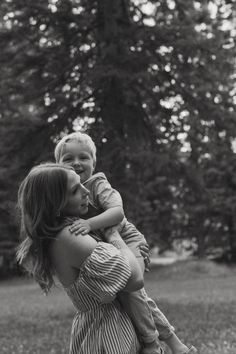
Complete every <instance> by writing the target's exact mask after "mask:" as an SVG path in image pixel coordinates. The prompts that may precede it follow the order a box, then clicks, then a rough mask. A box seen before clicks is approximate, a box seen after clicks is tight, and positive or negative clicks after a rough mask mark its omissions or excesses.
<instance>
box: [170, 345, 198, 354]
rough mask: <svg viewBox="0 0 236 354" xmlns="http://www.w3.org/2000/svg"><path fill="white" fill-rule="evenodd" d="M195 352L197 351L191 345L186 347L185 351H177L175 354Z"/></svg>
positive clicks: (193, 353) (195, 353)
mask: <svg viewBox="0 0 236 354" xmlns="http://www.w3.org/2000/svg"><path fill="white" fill-rule="evenodd" d="M197 352H198V351H197V349H196V348H195V347H194V346H193V345H191V347H190V348H188V347H186V348H185V349H182V350H180V351H177V352H176V353H175V354H197Z"/></svg>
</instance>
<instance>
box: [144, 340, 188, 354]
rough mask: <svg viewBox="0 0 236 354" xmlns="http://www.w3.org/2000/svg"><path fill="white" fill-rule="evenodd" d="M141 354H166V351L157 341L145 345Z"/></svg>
mask: <svg viewBox="0 0 236 354" xmlns="http://www.w3.org/2000/svg"><path fill="white" fill-rule="evenodd" d="M141 354H164V350H163V349H162V348H161V346H160V344H159V342H158V341H157V340H155V341H153V342H151V343H148V344H146V343H145V344H144V346H143V348H142V350H141ZM190 354H191V353H190Z"/></svg>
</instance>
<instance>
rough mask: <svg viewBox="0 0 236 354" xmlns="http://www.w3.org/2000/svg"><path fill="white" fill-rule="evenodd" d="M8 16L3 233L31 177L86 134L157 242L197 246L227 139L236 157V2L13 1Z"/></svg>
mask: <svg viewBox="0 0 236 354" xmlns="http://www.w3.org/2000/svg"><path fill="white" fill-rule="evenodd" d="M0 10H1V14H2V19H1V21H0V23H1V30H0V39H1V41H0V43H1V44H0V45H1V48H0V49H1V56H0V63H1V68H0V74H1V79H2V80H1V82H2V84H1V88H0V90H1V97H2V98H1V107H2V112H1V126H2V131H1V140H0V145H1V156H0V159H1V168H2V169H4V172H5V176H6V179H7V181H8V183H9V185H8V186H7V187H6V188H5V187H4V189H3V192H4V193H5V194H2V195H3V197H4V204H3V209H4V210H5V211H6V212H7V213H8V219H7V222H6V218H5V216H4V215H5V214H3V212H2V215H1V216H0V223H1V224H3V223H5V224H6V231H5V232H4V235H7V238H10V237H11V238H12V237H13V236H12V234H13V232H12V230H10V228H8V226H7V225H8V224H12V216H11V215H12V212H10V210H11V208H9V206H8V205H7V203H8V201H9V200H10V201H11V203H12V204H11V205H12V206H13V205H15V200H16V190H17V187H18V184H19V181H20V180H21V179H22V177H23V176H24V175H25V173H26V171H27V170H28V169H29V168H30V167H31V166H32V165H34V164H36V163H38V162H40V161H44V160H48V159H52V158H53V156H52V151H53V144H54V142H55V140H56V139H57V138H58V137H59V136H60V134H61V133H63V132H67V131H71V130H72V129H73V128H74V127H76V128H78V127H80V128H82V129H87V130H88V131H89V132H90V133H91V135H92V136H93V137H94V139H95V141H96V143H97V145H98V150H99V154H98V156H99V157H100V158H99V159H98V168H99V169H102V170H104V171H105V172H106V173H107V175H108V177H109V178H110V179H111V181H112V183H113V184H114V186H116V187H117V188H118V189H119V190H120V191H121V193H122V195H123V197H124V200H125V204H126V209H127V213H128V215H129V216H130V217H131V219H133V220H134V221H135V222H136V223H137V224H138V225H139V227H140V228H141V230H143V231H144V232H145V231H147V232H148V233H147V234H148V237H149V239H153V240H154V241H155V239H158V238H159V239H161V240H163V243H166V242H167V243H168V244H171V241H172V240H173V238H175V237H180V236H181V235H186V237H190V236H189V232H190V231H191V233H193V236H194V237H198V227H199V225H203V224H204V222H205V220H208V219H209V215H211V209H212V206H211V204H210V203H209V201H210V200H211V197H210V196H209V193H208V192H209V191H208V189H209V185H208V184H207V183H208V182H207V181H208V180H207V178H208V177H207V176H208V175H209V170H210V169H211V167H212V166H215V165H217V164H216V162H217V161H218V160H219V156H220V157H221V156H223V154H225V150H224V148H223V147H224V142H225V141H227V158H228V156H231V157H232V158H233V157H234V155H233V153H232V148H231V143H230V142H231V141H232V140H233V139H234V138H235V119H234V118H235V114H234V107H235V91H234V80H233V79H234V77H233V74H234V61H233V58H234V55H235V45H234V39H235V37H234V36H235V34H234V32H232V30H231V28H230V27H229V28H227V26H226V24H229V23H231V25H233V23H234V22H233V19H234V17H235V13H234V11H235V8H234V4H233V2H230V1H227V2H226V1H223V0H222V1H221V0H219V1H218V2H217V4H215V3H213V2H211V1H204V2H198V1H184V0H175V1H174V0H169V1H166V2H162V1H148V2H146V1H144V0H139V1H138V0H136V1H128V0H116V1H115V0H100V1H92V0H91V1H84V0H58V1H52V0H41V1H38V2H37V3H35V2H32V1H30V0H8V1H6V0H5V1H3V2H2V3H1V4H0ZM224 134H225V135H224ZM206 139H208V140H207V141H206ZM19 152H20V153H19ZM216 152H217V153H216ZM207 154H208V155H207ZM183 156H184V158H183ZM207 156H208V157H207ZM183 160H184V161H183ZM114 162H115V163H114ZM4 180H5V179H4ZM210 187H212V185H211V186H210ZM217 195H218V194H217ZM217 198H218V199H219V197H217ZM218 199H217V200H218ZM134 200H135V203H134ZM217 203H218V202H217ZM190 205H191V206H192V207H191V208H190ZM203 206H204V212H203ZM199 210H200V211H201V212H200V213H199ZM181 216H183V217H181ZM163 220H164V222H163ZM196 220H198V222H196ZM168 221H169V222H168ZM222 225H223V224H222ZM222 227H223V226H222ZM213 229H214V222H212V223H211V228H210V230H213ZM14 230H15V229H14ZM207 230H208V229H207ZM202 231H204V230H202ZM208 231H209V230H208ZM208 231H207V232H208ZM14 233H15V232H14ZM203 234H205V235H206V236H205V237H204V239H205V238H206V237H207V235H208V233H206V232H205V231H204V232H203ZM201 235H202V232H201ZM2 237H3V236H2V235H1V238H2ZM4 237H5V236H4ZM181 237H183V236H181Z"/></svg>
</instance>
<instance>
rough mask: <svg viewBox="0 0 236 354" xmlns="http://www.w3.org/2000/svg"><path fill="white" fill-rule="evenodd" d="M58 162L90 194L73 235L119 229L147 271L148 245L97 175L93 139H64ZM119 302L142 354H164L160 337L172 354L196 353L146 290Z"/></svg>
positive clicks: (123, 296) (73, 136)
mask: <svg viewBox="0 0 236 354" xmlns="http://www.w3.org/2000/svg"><path fill="white" fill-rule="evenodd" d="M55 159H56V162H60V163H63V164H68V165H71V166H72V167H73V168H74V169H75V172H76V173H77V174H79V175H80V178H81V182H82V183H83V184H84V186H85V187H86V188H87V189H88V190H89V192H90V197H89V199H90V207H89V212H88V215H87V216H86V217H88V218H87V219H86V220H83V219H79V220H78V221H76V222H75V223H74V224H73V225H72V227H71V232H75V233H76V234H79V233H81V234H87V233H89V232H91V231H97V230H101V229H106V228H109V227H113V226H115V225H116V226H117V230H118V231H119V233H120V235H121V236H122V238H123V240H124V241H125V243H126V244H127V245H128V247H129V248H130V249H131V250H132V251H133V253H134V254H135V256H136V258H137V259H138V261H139V264H140V266H141V268H142V270H143V271H144V268H145V262H144V259H143V257H142V253H141V252H140V245H142V244H146V240H145V238H144V236H143V235H142V234H141V233H140V232H139V231H138V230H137V228H136V227H135V226H134V225H133V224H132V223H130V222H129V221H128V220H127V219H126V218H125V216H124V211H123V203H122V199H121V196H120V194H119V192H118V191H116V190H115V189H114V188H112V186H111V185H110V184H109V182H108V180H107V178H106V176H105V175H104V173H94V170H95V166H96V146H95V144H94V142H93V140H92V139H91V137H90V136H89V135H87V134H85V133H80V132H75V133H71V134H69V135H67V136H65V137H63V138H62V139H61V140H60V141H59V143H58V144H57V146H56V148H55ZM119 299H120V301H121V303H122V306H123V307H125V310H126V311H127V312H128V314H129V316H130V317H131V319H132V321H133V323H134V326H135V328H136V330H137V332H138V333H139V335H140V336H141V342H142V343H143V350H142V354H158V353H162V349H161V348H160V345H159V342H158V340H157V337H158V336H159V339H160V340H162V341H164V342H165V343H166V344H167V345H168V346H169V348H170V349H171V351H172V353H173V354H194V353H197V350H196V348H195V347H193V346H191V347H190V348H188V347H187V346H186V345H185V344H184V343H183V342H182V341H181V340H180V339H179V338H178V337H177V335H176V334H175V332H174V328H173V327H172V326H171V325H170V323H169V321H168V320H167V318H166V317H165V315H164V314H163V313H162V312H161V311H160V309H159V308H158V307H157V305H156V303H155V302H154V301H153V300H152V299H150V298H149V297H148V296H147V294H146V292H145V290H144V288H143V289H141V290H139V291H136V292H132V293H129V294H128V293H125V294H124V293H123V294H121V295H120V298H119Z"/></svg>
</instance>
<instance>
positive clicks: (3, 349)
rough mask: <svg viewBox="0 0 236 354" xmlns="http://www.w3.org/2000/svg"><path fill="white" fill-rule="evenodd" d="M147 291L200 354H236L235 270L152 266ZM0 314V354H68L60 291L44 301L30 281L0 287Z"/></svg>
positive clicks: (196, 264) (66, 308)
mask: <svg viewBox="0 0 236 354" xmlns="http://www.w3.org/2000/svg"><path fill="white" fill-rule="evenodd" d="M146 289H147V292H148V293H149V295H150V296H151V297H152V298H153V299H155V300H157V302H158V305H159V307H160V308H161V309H162V310H163V311H164V313H165V314H166V315H167V317H168V318H169V320H170V321H171V322H172V324H174V326H175V327H176V331H177V333H178V335H179V336H180V337H181V338H182V339H184V341H185V342H186V343H187V344H194V345H195V346H196V347H197V348H198V349H199V354H236V268H233V267H231V268H228V267H226V266H222V265H221V266H220V265H216V264H214V263H211V262H207V261H201V262H200V261H185V262H178V263H176V264H173V265H169V266H162V267H160V266H153V267H152V269H151V271H150V272H149V273H146ZM0 313H1V315H0V353H1V354H6V353H7V354H19V353H23V354H53V353H55V354H60V353H68V345H69V336H70V328H71V321H72V318H73V314H74V308H73V306H72V305H71V303H70V301H69V299H68V298H67V297H66V295H65V293H64V292H63V290H62V289H61V288H60V287H58V288H57V289H55V290H53V292H52V294H50V295H49V296H43V295H42V293H41V291H40V290H39V288H38V286H37V284H35V283H34V282H32V281H31V280H27V279H20V278H19V279H12V280H8V281H1V282H0ZM166 353H168V350H167V351H166ZM91 354H93V353H91ZM94 354H95V353H94ZM111 354H112V353H111Z"/></svg>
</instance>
